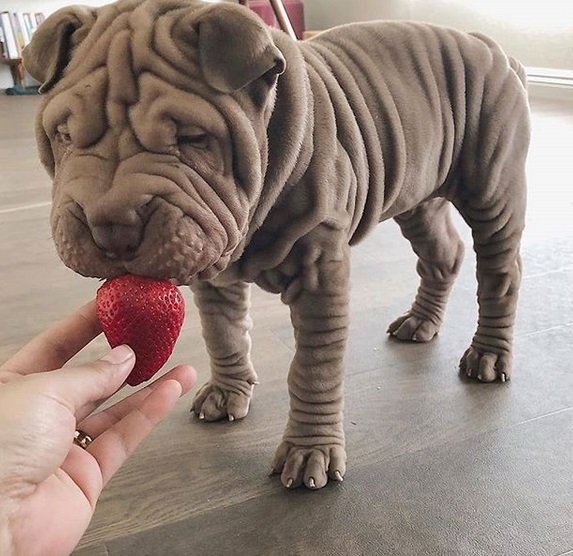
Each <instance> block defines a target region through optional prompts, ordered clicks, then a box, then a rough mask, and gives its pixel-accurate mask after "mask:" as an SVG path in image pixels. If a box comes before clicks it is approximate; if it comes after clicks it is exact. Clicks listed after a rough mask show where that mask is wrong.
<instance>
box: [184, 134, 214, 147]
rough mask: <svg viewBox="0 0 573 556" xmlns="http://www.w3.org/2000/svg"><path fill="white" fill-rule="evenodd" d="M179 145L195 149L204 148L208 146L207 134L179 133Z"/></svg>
mask: <svg viewBox="0 0 573 556" xmlns="http://www.w3.org/2000/svg"><path fill="white" fill-rule="evenodd" d="M177 143H178V144H179V147H193V148H195V149H206V148H207V147H208V146H209V136H208V135H207V134H206V133H194V134H192V135H191V134H189V135H180V136H179V137H178V138H177Z"/></svg>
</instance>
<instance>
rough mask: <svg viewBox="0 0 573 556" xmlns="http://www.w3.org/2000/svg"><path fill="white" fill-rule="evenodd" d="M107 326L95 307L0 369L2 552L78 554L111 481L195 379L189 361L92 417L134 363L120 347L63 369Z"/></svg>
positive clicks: (56, 328)
mask: <svg viewBox="0 0 573 556" xmlns="http://www.w3.org/2000/svg"><path fill="white" fill-rule="evenodd" d="M100 332H101V329H100V327H99V322H98V319H97V316H96V312H95V303H94V302H91V303H88V304H87V305H85V306H84V307H82V308H81V309H79V310H78V311H76V312H75V313H74V314H72V315H70V316H69V317H68V318H66V319H64V320H63V321H61V322H59V323H58V324H56V325H54V326H53V327H52V328H50V329H49V330H47V331H46V332H44V333H43V334H41V335H40V336H38V337H37V338H36V339H34V340H32V342H30V343H29V344H28V345H26V346H25V347H24V348H23V349H22V350H21V351H19V352H18V353H17V354H16V355H15V356H14V357H13V358H11V359H10V360H9V361H7V362H6V363H5V364H4V365H2V366H1V367H0V446H1V450H2V451H1V454H0V554H2V555H3V556H20V555H25V556H35V555H41V556H62V555H65V554H69V553H70V552H72V550H73V549H74V547H75V546H76V545H77V543H78V542H79V540H80V539H81V537H82V535H83V533H84V532H85V530H86V529H87V527H88V524H89V522H90V520H91V518H92V515H93V512H94V509H95V505H96V502H97V500H98V498H99V495H100V494H101V491H102V489H103V488H104V487H105V485H106V484H107V482H108V481H109V480H110V479H111V477H112V476H113V475H114V473H115V472H116V471H117V470H118V469H119V468H120V467H121V465H122V464H123V463H124V462H125V460H126V459H127V458H128V457H129V456H130V455H131V454H132V453H133V451H134V450H135V448H136V447H137V446H138V445H139V443H140V442H141V441H142V440H143V439H144V438H145V437H146V436H147V435H148V434H149V433H150V432H151V431H152V429H153V428H154V427H155V426H156V425H157V424H158V423H159V422H160V421H161V420H162V419H163V418H164V417H166V415H167V414H168V413H169V411H170V410H171V409H172V408H173V406H174V405H175V403H176V401H177V400H178V399H179V396H181V394H182V393H185V392H187V391H188V390H189V389H190V388H191V386H192V385H193V383H194V382H195V378H196V377H195V371H194V370H193V369H192V368H191V367H187V366H179V367H175V368H174V369H172V370H171V371H169V372H168V373H166V374H165V375H164V376H163V377H161V378H160V379H159V380H157V381H155V382H154V383H153V384H151V385H149V386H147V387H146V388H143V389H141V390H139V391H138V392H136V393H134V394H132V395H131V396H129V397H127V398H125V399H124V400H122V401H120V402H118V403H117V404H115V405H114V406H112V407H110V408H108V409H106V410H104V411H101V412H99V413H95V414H92V412H93V411H94V410H95V409H96V408H97V406H98V405H100V404H101V403H103V402H104V401H105V400H106V399H107V398H109V397H110V396H111V395H112V394H113V393H114V392H115V391H116V390H118V389H119V388H120V387H121V386H122V384H123V383H124V380H125V379H126V377H127V375H128V374H129V372H130V371H131V369H132V368H133V365H134V363H135V355H134V353H133V351H131V349H130V348H128V347H126V346H119V347H117V348H115V349H114V350H112V351H111V352H109V353H108V354H107V355H106V356H105V357H103V358H102V359H100V360H99V361H96V362H94V363H90V364H87V365H81V366H78V367H66V368H61V367H62V365H64V363H66V362H67V361H68V360H69V359H71V357H73V356H74V355H75V354H76V353H77V352H79V351H80V350H81V349H82V348H83V347H84V346H86V345H87V344H88V343H89V342H90V341H91V340H93V339H94V338H95V337H96V336H97V335H98V334H100ZM52 369H56V370H52ZM47 371H49V372H47ZM76 429H78V430H82V431H84V432H85V433H87V434H88V435H89V436H90V437H91V438H93V439H94V440H93V442H92V443H91V444H90V445H89V446H88V448H87V449H84V448H81V447H80V446H78V445H77V444H75V443H74V442H73V438H74V432H75V431H76Z"/></svg>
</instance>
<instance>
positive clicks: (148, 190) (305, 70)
mask: <svg viewBox="0 0 573 556" xmlns="http://www.w3.org/2000/svg"><path fill="white" fill-rule="evenodd" d="M24 60H25V65H26V68H27V69H28V71H29V72H30V73H31V74H32V75H33V76H34V77H35V78H37V79H38V80H39V81H40V82H41V83H42V86H41V91H42V92H43V93H44V98H43V102H42V104H41V107H40V110H39V115H38V117H37V126H36V132H37V141H38V145H39V152H40V157H41V160H42V163H43V164H44V166H45V167H46V169H47V171H48V173H49V174H50V176H51V177H52V179H53V208H52V213H51V225H52V229H53V237H54V240H55V243H56V246H57V250H58V253H59V256H60V257H61V259H62V260H63V262H64V263H65V264H66V265H67V266H69V267H70V268H72V269H73V270H75V271H77V272H78V273H80V274H82V275H84V276H93V277H99V278H109V277H113V276H117V275H120V274H122V273H126V272H129V273H135V274H140V275H144V276H150V277H157V278H165V279H171V280H173V281H175V282H177V283H178V284H179V285H183V284H186V285H190V286H191V288H192V290H193V292H194V296H195V300H196V304H197V306H198V308H199V312H200V315H201V320H202V325H203V333H204V334H203V335H204V338H205V341H206V344H207V348H208V352H209V355H210V359H211V372H212V375H211V379H210V381H209V382H208V383H207V384H205V385H204V386H203V387H202V388H201V389H200V390H199V392H198V393H197V395H196V398H195V400H194V406H193V410H194V412H195V413H196V414H197V415H198V416H199V417H200V418H201V419H204V420H205V421H213V420H217V419H223V418H225V419H229V420H234V419H240V418H243V417H245V416H246V415H247V412H248V410H249V403H250V400H251V396H252V392H253V388H254V385H255V384H256V383H257V375H256V373H255V370H254V368H253V365H252V363H251V357H250V346H251V340H250V337H249V331H250V329H251V319H250V317H249V288H250V284H251V283H255V284H257V285H259V286H260V287H262V288H263V289H265V290H267V291H270V292H274V293H279V294H280V295H281V299H282V301H283V302H284V303H286V304H288V306H289V308H290V312H291V320H292V325H293V327H294V335H295V340H296V350H295V354H294V357H293V360H292V364H291V366H290V371H289V374H288V388H289V394H290V412H289V417H288V422H287V425H286V430H285V432H284V436H283V439H282V442H281V444H280V445H279V447H278V449H277V451H276V455H275V459H274V463H273V466H274V467H273V468H274V471H275V472H276V473H280V474H281V480H282V483H283V484H284V485H285V486H286V487H289V488H290V487H296V486H299V485H303V484H304V485H306V486H307V487H309V488H320V487H323V486H324V485H325V484H326V483H327V481H328V480H329V479H331V480H334V481H342V479H343V476H344V473H345V470H346V452H345V441H344V431H343V424H342V421H343V378H344V351H345V345H346V340H347V334H348V332H347V331H348V304H349V268H350V264H349V246H351V245H353V244H355V243H357V242H359V241H360V240H362V238H364V237H365V236H366V235H367V234H368V232H369V231H370V230H372V228H373V227H374V226H376V224H378V223H379V222H381V221H383V220H387V219H389V218H393V219H395V221H396V222H397V223H398V225H399V226H400V228H401V230H402V233H403V235H404V236H405V237H406V238H407V239H408V240H409V241H410V242H411V245H412V248H413V250H414V251H415V253H416V255H417V256H418V265H417V270H418V273H419V275H420V278H421V281H420V286H419V289H418V292H417V295H416V297H415V299H414V301H413V304H412V306H411V308H410V310H409V311H408V312H407V313H406V314H405V315H403V316H400V317H399V318H398V319H397V320H395V321H394V322H393V323H392V324H390V327H389V333H390V334H391V335H393V336H395V337H396V338H398V339H400V340H409V341H415V342H426V341H428V340H430V339H432V338H433V337H434V335H435V334H436V333H437V332H438V329H439V327H440V324H441V322H442V318H443V315H444V309H445V306H446V301H447V298H448V294H449V292H450V289H451V287H452V283H453V281H454V279H455V277H456V274H457V272H458V269H459V268H460V263H461V260H462V256H463V243H462V241H461V240H460V237H459V236H458V234H457V232H456V230H455V229H454V226H453V224H452V221H451V219H450V205H453V206H454V207H455V208H456V209H457V210H458V211H459V213H460V214H461V215H462V217H463V219H464V220H465V222H467V224H468V225H469V227H470V228H471V230H472V232H473V245H474V249H475V252H476V255H477V282H478V288H477V297H478V302H479V319H478V325H477V331H476V332H475V335H474V337H473V340H472V342H471V345H470V346H469V347H468V349H467V351H466V352H465V353H464V354H463V357H462V359H461V363H460V368H461V372H462V373H463V374H466V375H468V376H469V377H472V378H474V379H476V380H478V381H482V382H492V381H495V380H501V381H505V380H507V379H509V377H510V373H511V364H512V330H513V325H514V320H515V312H516V303H517V296H518V289H519V283H520V276H521V263H520V255H519V246H520V238H521V234H522V230H523V227H524V214H525V201H526V192H525V188H526V184H525V181H526V177H525V161H526V156H527V150H528V144H529V136H530V126H529V111H528V103H527V93H526V86H525V73H524V70H523V67H522V66H521V65H520V64H519V63H518V62H517V61H515V60H514V59H512V58H511V57H508V56H507V55H506V54H504V52H503V51H502V50H501V49H500V47H499V46H497V45H496V44H495V43H494V42H493V41H492V40H490V39H488V38H487V37H485V36H482V35H479V34H467V33H462V32H458V31H456V30H453V29H447V28H441V27H437V26H432V25H428V24H422V23H414V22H372V23H365V24H350V25H344V26H341V27H338V28H335V29H332V30H329V31H326V32H324V33H322V34H320V35H318V36H317V37H316V38H314V39H312V40H310V41H304V42H297V41H294V40H292V39H291V38H289V37H288V36H287V35H286V34H284V33H282V32H280V31H276V30H271V29H269V28H267V27H266V26H265V25H264V24H263V23H262V22H261V21H260V20H259V19H258V18H257V16H255V15H254V14H253V13H252V12H251V11H250V10H248V9H247V8H244V7H242V6H239V5H237V4H233V3H203V2H200V1H198V0H120V1H119V2H116V3H114V4H110V5H108V6H105V7H102V8H100V9H92V8H87V7H78V6H76V7H70V8H64V9H62V10H60V11H58V12H56V13H55V14H54V15H52V16H51V17H50V18H48V20H47V21H46V22H45V23H44V24H43V25H42V26H41V27H40V28H39V30H38V31H37V32H36V34H35V36H34V38H33V41H32V42H31V44H30V45H29V46H28V47H27V48H26V50H25V52H24Z"/></svg>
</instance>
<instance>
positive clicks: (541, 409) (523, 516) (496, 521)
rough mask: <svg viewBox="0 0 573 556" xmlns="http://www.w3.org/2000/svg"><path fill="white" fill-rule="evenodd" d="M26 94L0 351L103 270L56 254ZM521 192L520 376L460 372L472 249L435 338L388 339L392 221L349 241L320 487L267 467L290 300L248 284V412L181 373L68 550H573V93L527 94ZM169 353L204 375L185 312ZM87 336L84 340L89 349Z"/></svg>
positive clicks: (2, 170) (0, 137)
mask: <svg viewBox="0 0 573 556" xmlns="http://www.w3.org/2000/svg"><path fill="white" fill-rule="evenodd" d="M36 105H37V99H36V98H8V97H0V113H1V114H2V127H1V129H0V276H1V277H2V288H1V289H0V307H1V308H2V313H1V317H2V318H1V319H0V360H3V359H5V358H7V357H8V356H9V355H11V354H12V353H13V352H14V351H15V350H16V349H17V348H18V347H19V346H20V345H22V344H23V343H24V342H25V341H26V340H28V339H29V338H31V337H32V336H33V335H34V334H36V333H37V332H39V331H41V330H42V329H43V328H44V327H46V326H47V325H48V324H50V323H51V322H52V321H53V320H54V319H58V318H60V317H62V316H64V315H65V314H66V313H67V312H68V311H70V310H71V309H72V308H74V307H76V306H77V305H79V304H80V303H82V302H84V301H85V300H87V299H89V298H91V297H92V296H93V295H94V292H95V290H96V288H97V286H98V282H97V281H94V280H88V279H85V278H81V277H80V276H77V275H75V274H74V273H72V272H71V271H69V270H67V269H66V268H65V267H64V266H63V265H62V264H61V263H60V262H59V260H58V259H57V256H56V254H55V251H54V247H53V245H52V242H51V239H50V230H49V225H48V214H49V199H50V194H49V183H48V179H47V177H46V176H45V175H44V173H43V171H42V169H41V168H40V167H39V164H38V162H37V157H36V153H35V147H34V142H33V138H32V115H33V112H34V109H35V107H36ZM532 105H533V114H534V137H533V145H532V151H531V156H530V160H529V182H530V194H529V199H530V209H529V216H528V228H527V233H526V235H525V240H524V248H523V255H524V269H525V275H524V279H523V286H522V294H521V300H520V310H519V316H518V323H517V337H516V361H515V368H516V372H515V376H514V380H512V381H511V382H510V383H508V384H505V385H502V384H494V385H479V384H474V383H468V382H466V381H464V380H462V379H460V378H459V376H458V374H457V364H458V360H459V357H460V356H461V354H462V353H463V351H464V349H465V348H466V347H467V345H468V344H469V341H470V339H471V337H472V334H473V331H474V326H475V321H476V303H475V287H476V284H475V280H474V261H473V257H472V251H471V246H470V244H469V234H468V233H467V230H465V229H464V227H463V226H462V225H460V228H461V229H462V230H463V233H464V237H465V239H466V240H467V241H468V249H467V256H466V261H465V263H464V266H463V269H462V272H461V276H460V278H459V280H458V282H457V284H456V287H455V290H454V292H453V294H452V299H451V303H450V305H449V308H448V312H447V318H446V322H445V324H444V327H443V328H442V332H441V334H440V335H439V337H438V338H436V339H435V340H434V341H433V342H431V343H430V344H428V345H402V344H399V343H396V342H393V341H390V340H388V339H387V337H386V335H385V329H386V325H387V323H388V322H389V321H390V320H391V319H392V318H394V317H395V316H397V315H398V314H400V313H401V312H402V311H403V310H405V309H406V308H407V307H408V306H409V304H410V301H411V298H412V296H413V293H414V291H415V288H416V285H417V276H416V274H415V270H414V265H415V259H414V257H413V255H412V253H411V252H410V248H409V246H408V244H407V243H406V241H405V240H403V239H402V238H401V237H400V235H399V233H398V230H397V227H396V226H395V225H394V224H393V223H386V224H383V225H381V226H380V227H379V228H378V230H377V231H376V232H375V233H374V234H373V235H372V236H371V237H370V238H369V239H368V240H366V241H365V242H364V243H363V244H361V245H359V246H358V247H356V248H355V250H354V257H353V302H352V327H351V335H350V345H349V353H348V357H347V361H348V375H347V380H346V414H345V421H346V431H347V444H348V456H349V461H348V465H349V471H348V474H347V479H346V481H345V482H344V483H343V484H341V485H330V486H328V487H327V488H325V489H323V490H322V491H319V492H309V491H305V490H297V491H292V492H290V491H286V490H285V489H284V488H283V487H282V486H280V484H279V481H278V479H276V478H269V477H268V476H267V472H268V471H269V468H270V460H271V457H272V455H273V451H274V448H275V446H276V445H277V443H278V442H279V439H280V437H281V433H282V427H283V426H284V424H285V422H286V416H287V409H288V398H287V390H286V370H287V367H288V363H289V360H290V358H291V356H292V354H293V338H292V333H291V330H290V328H289V320H288V313H287V310H286V308H285V307H283V306H281V304H280V301H279V299H278V298H275V297H273V296H270V295H267V294H263V293H261V292H260V291H256V292H255V295H254V308H253V317H254V320H255V329H254V347H253V350H254V360H255V363H256V365H257V369H258V372H259V376H260V380H261V385H260V386H259V387H258V388H257V391H256V397H255V400H254V403H253V407H252V411H251V414H250V415H249V416H248V417H247V419H246V420H244V421H242V422H235V423H215V424H206V423H200V422H198V421H196V420H194V419H193V418H192V417H191V416H190V414H189V407H190V404H191V399H192V395H193V393H191V394H190V395H189V396H187V398H185V399H182V400H181V401H180V402H179V404H178V406H177V409H176V411H175V412H174V413H173V414H172V415H171V416H170V417H169V419H168V420H167V421H166V422H165V423H164V424H163V425H162V426H161V427H160V428H159V429H158V430H157V431H156V432H155V433H154V434H153V435H152V437H151V438H149V439H148V440H147V441H146V442H145V444H144V445H143V446H142V447H141V449H140V450H139V451H138V452H137V453H136V455H135V456H134V457H133V458H132V459H131V461H130V462H129V463H128V464H127V465H126V466H125V467H124V468H123V469H122V470H121V471H120V473H118V475H117V476H116V477H115V478H114V480H113V481H112V482H111V484H110V485H109V487H108V488H107V490H106V491H105V493H104V495H103V496H102V499H101V501H100V503H99V506H98V509H97V512H96V515H95V518H94V520H93V522H92V524H91V527H90V528H89V530H88V532H87V533H86V535H85V537H84V538H83V540H82V543H81V545H80V547H79V548H78V550H77V555H78V556H80V555H81V556H104V555H108V556H109V555H111V556H131V555H133V556H136V555H137V556H146V555H149V556H155V555H157V556H160V555H161V556H162V555H169V556H178V555H207V556H210V555H218V556H225V555H229V556H231V555H232V556H242V555H248V556H256V555H275V554H276V555H305V556H306V555H319V554H320V555H340V556H354V555H357V556H358V555H392V556H399V555H412V556H421V555H432V556H435V555H462V554H463V555H484V556H486V555H487V556H493V555H500V556H517V555H518V556H525V555H531V556H541V555H547V556H557V555H564V554H573V184H572V181H573V105H572V104H571V103H569V104H567V103H560V102H554V101H552V102H549V101H543V102H541V101H536V100H535V99H533V100H532ZM186 295H187V296H188V299H189V301H190V302H189V303H188V315H187V320H186V324H185V329H184V331H183V334H182V337H181V340H180V341H179V343H178V346H177V349H176V352H175V354H174V356H173V360H172V361H173V362H189V363H192V364H193V365H195V366H196V368H197V369H198V370H199V375H200V382H201V383H202V382H203V381H205V380H206V379H207V377H208V363H207V358H206V354H205V350H204V348H203V344H202V340H201V334H200V329H199V326H198V318H197V313H196V310H195V308H194V305H193V304H192V303H191V298H190V296H189V295H188V292H186ZM104 349H105V348H104V342H103V341H96V342H95V343H94V344H93V345H92V346H90V347H89V348H88V349H87V350H86V352H85V353H84V354H83V355H82V356H81V357H80V359H89V358H93V357H95V356H96V355H98V354H100V353H102V351H103V350H104Z"/></svg>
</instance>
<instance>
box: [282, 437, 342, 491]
mask: <svg viewBox="0 0 573 556" xmlns="http://www.w3.org/2000/svg"><path fill="white" fill-rule="evenodd" d="M278 473H280V474H281V482H282V484H283V485H284V486H285V487H287V488H296V487H299V486H301V485H303V484H304V485H305V486H307V487H308V488H310V489H314V490H315V489H319V488H322V487H323V486H324V485H326V483H327V482H328V479H331V480H333V481H338V482H342V480H343V478H344V474H345V473H346V451H345V449H344V447H343V446H340V445H337V444H325V445H319V446H314V447H312V446H296V445H295V444H292V443H291V442H286V441H283V442H282V443H281V444H280V446H279V447H278V449H277V451H276V454H275V457H274V460H273V470H272V474H273V475H274V474H278Z"/></svg>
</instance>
